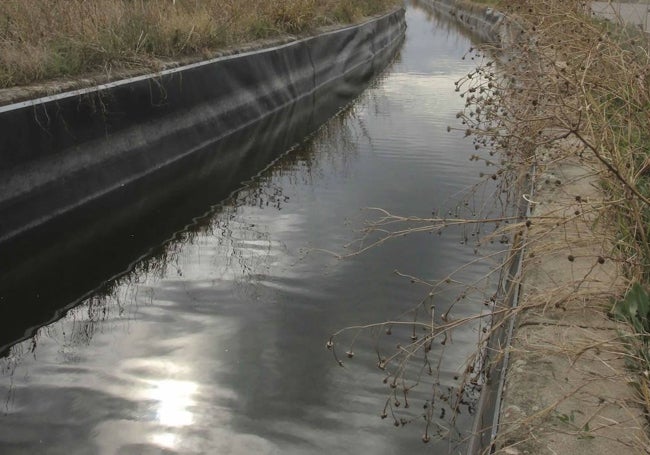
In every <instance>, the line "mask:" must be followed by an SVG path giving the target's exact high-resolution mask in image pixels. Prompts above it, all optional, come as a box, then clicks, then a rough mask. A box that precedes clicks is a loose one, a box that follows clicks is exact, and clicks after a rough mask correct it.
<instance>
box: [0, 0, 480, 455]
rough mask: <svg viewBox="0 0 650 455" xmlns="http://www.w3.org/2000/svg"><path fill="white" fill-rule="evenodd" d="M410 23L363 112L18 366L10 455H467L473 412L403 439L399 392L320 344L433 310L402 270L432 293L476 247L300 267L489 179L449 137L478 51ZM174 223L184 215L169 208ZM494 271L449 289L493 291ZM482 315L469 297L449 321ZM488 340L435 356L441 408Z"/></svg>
mask: <svg viewBox="0 0 650 455" xmlns="http://www.w3.org/2000/svg"><path fill="white" fill-rule="evenodd" d="M407 21H408V25H409V28H408V31H407V38H406V42H405V44H404V48H403V49H402V51H401V53H400V56H399V57H398V60H397V61H396V62H395V63H394V64H393V66H392V67H391V68H390V70H389V71H388V72H386V73H385V74H384V75H383V76H382V77H381V78H380V79H379V80H378V81H376V82H375V83H374V84H373V85H372V86H371V87H370V88H369V89H368V90H367V91H366V92H365V93H364V94H363V95H362V96H361V97H360V98H359V99H358V100H356V101H355V103H354V104H353V105H352V106H350V107H349V108H347V109H346V110H345V111H343V112H341V113H340V114H339V115H338V116H337V117H335V118H334V119H333V120H331V121H330V122H328V123H327V124H326V125H325V126H324V127H323V128H321V129H320V130H319V131H318V132H317V133H316V134H315V135H314V136H313V137H311V138H310V139H308V140H307V141H305V142H303V143H302V144H300V145H298V146H296V147H295V148H293V149H292V150H290V151H289V152H288V153H287V154H285V155H284V156H283V157H282V158H280V159H279V160H278V161H276V162H275V163H274V164H273V165H272V166H270V167H269V168H268V169H266V170H265V171H263V172H261V173H260V174H259V175H258V176H256V177H254V178H253V179H251V180H249V181H248V182H246V184H245V186H244V187H243V188H241V189H239V190H238V191H236V192H234V193H233V194H232V195H231V196H230V197H229V198H227V199H226V200H224V201H223V202H222V203H220V204H218V205H215V206H213V207H212V208H210V209H209V210H207V209H208V207H206V210H207V211H206V213H205V215H204V216H202V217H199V218H195V219H188V220H187V221H186V223H187V224H188V225H189V226H188V227H187V228H186V229H184V230H182V231H179V232H178V233H177V234H176V235H175V237H174V239H173V240H172V241H170V242H166V243H161V244H160V245H158V246H157V247H155V248H154V249H153V250H152V254H151V255H150V256H149V257H147V258H145V259H143V260H141V261H139V262H138V263H137V264H136V265H135V266H134V267H133V269H132V270H131V271H130V272H129V273H128V274H126V275H124V276H122V277H121V278H119V279H116V280H113V281H110V282H109V283H107V285H106V286H104V287H103V288H102V289H98V290H97V292H96V293H94V294H93V295H92V296H90V297H89V298H87V299H85V300H84V301H83V302H81V303H80V304H79V305H77V306H75V307H74V308H71V309H70V310H68V311H62V312H61V314H60V316H61V317H60V319H58V320H57V321H55V322H52V323H51V324H49V325H47V326H44V327H41V328H40V329H38V330H36V331H35V332H34V333H33V334H31V336H30V337H29V338H28V339H26V340H24V341H22V342H20V343H18V344H15V345H13V346H12V347H11V348H9V349H8V351H7V352H6V355H5V356H4V357H3V359H2V360H1V362H2V363H1V365H2V376H1V377H0V394H1V396H2V397H3V400H2V403H3V405H2V414H1V415H0V424H1V425H0V448H1V449H2V453H7V454H11V453H30V452H33V453H62V452H65V453H71V454H75V453H79V454H81V453H151V452H152V453H159V452H162V453H168V452H169V453H175V452H177V453H234V454H248V453H253V452H261V453H422V452H425V451H434V452H435V453H460V452H462V450H463V447H462V446H463V443H462V441H463V440H464V438H465V436H466V432H467V431H468V430H469V428H470V421H471V416H469V411H471V408H472V404H471V403H466V404H463V405H462V406H461V408H460V409H461V414H460V417H459V418H458V419H456V421H455V424H454V423H452V422H451V417H450V416H451V413H450V412H445V409H446V406H447V405H446V404H445V403H444V402H441V403H437V404H436V405H435V413H436V422H439V423H440V425H439V426H437V427H436V428H437V430H438V431H439V432H440V433H441V434H442V433H445V432H446V434H442V436H445V438H444V439H442V440H441V441H440V442H436V441H435V440H434V441H432V443H431V444H434V445H435V447H433V446H432V445H428V446H424V445H423V444H422V442H421V439H420V435H421V433H422V425H421V424H420V423H419V422H418V420H419V416H420V415H421V414H422V408H421V403H420V402H416V401H414V403H413V407H412V410H408V411H406V413H407V414H408V413H411V415H412V418H413V419H414V420H415V421H414V422H413V423H411V424H409V425H406V426H405V427H404V428H394V427H393V425H392V424H391V422H390V421H385V420H381V419H380V418H379V414H380V413H381V409H382V408H383V403H384V401H385V398H386V396H387V390H386V386H385V385H384V384H382V375H381V373H380V372H378V371H377V370H376V369H375V368H374V361H373V360H372V358H373V352H372V351H371V350H366V351H363V350H360V351H359V352H358V354H357V357H356V358H355V361H354V362H351V363H350V365H349V368H346V369H340V368H339V367H338V365H336V363H335V362H334V361H333V360H332V358H331V356H330V354H329V353H328V352H327V351H326V350H325V349H324V343H325V341H326V340H327V338H328V336H329V334H330V333H331V332H332V331H333V330H336V329H338V328H340V327H343V326H347V325H353V324H359V323H366V322H369V321H377V320H385V319H390V318H391V317H393V316H394V315H396V314H399V313H401V312H403V311H405V310H408V309H410V308H411V307H412V306H413V305H414V304H415V303H416V302H418V301H420V300H421V299H422V296H423V293H424V294H426V290H423V289H422V288H421V287H418V286H415V285H411V284H409V283H408V281H405V280H404V279H400V278H399V277H397V276H396V275H395V274H394V273H393V271H394V270H395V269H397V270H399V271H400V272H402V273H405V274H410V275H414V276H418V277H421V278H422V279H424V280H429V281H433V280H436V279H440V278H441V277H444V276H447V275H449V274H451V273H452V272H453V271H454V270H455V269H457V268H458V267H460V266H461V265H463V264H465V263H467V262H469V261H471V260H473V259H475V256H474V251H473V246H472V245H468V244H467V243H468V242H466V241H465V240H464V235H465V233H463V232H460V231H458V232H454V231H447V232H445V233H443V235H442V236H429V235H424V236H407V237H403V238H400V239H396V240H395V241H393V242H390V243H387V244H385V245H383V246H381V247H380V248H377V249H374V250H371V251H369V252H367V253H366V254H364V255H360V256H356V257H353V258H350V259H347V260H344V261H339V260H336V259H334V258H332V257H331V256H329V255H326V254H322V253H318V252H316V251H311V252H310V253H309V254H306V253H307V252H309V251H310V249H312V248H313V249H326V250H332V251H341V250H342V249H343V246H344V245H345V244H347V243H349V242H350V241H352V240H354V239H355V238H356V237H357V236H358V233H357V232H355V229H358V228H360V227H361V226H362V225H363V221H364V218H366V217H370V216H372V214H371V213H368V212H363V211H360V209H361V208H363V207H382V208H384V209H386V210H389V211H393V212H398V213H401V214H409V215H416V216H427V215H430V213H431V211H433V210H437V209H443V208H445V207H447V208H449V209H451V210H452V211H453V210H455V209H456V207H455V202H456V201H457V200H458V197H459V196H458V195H459V194H460V193H461V192H462V191H464V190H466V189H467V188H468V187H469V186H471V185H473V184H475V183H477V182H478V181H479V172H481V171H483V170H484V165H482V164H481V165H479V164H476V163H471V162H469V161H468V159H469V157H470V155H471V146H472V144H471V142H470V141H469V140H467V139H464V138H463V133H462V132H455V131H452V132H451V133H447V132H446V128H447V125H457V120H456V118H455V114H456V112H457V111H458V110H460V109H461V108H462V104H463V100H462V99H461V98H460V97H459V96H458V94H457V93H455V92H454V91H453V87H454V84H453V83H454V81H455V80H457V79H458V78H460V76H462V75H463V74H467V72H469V71H471V69H472V68H473V66H474V65H473V63H472V62H471V61H462V60H461V56H462V55H463V54H464V53H465V52H466V50H467V48H469V47H470V45H471V42H470V39H469V38H467V37H465V36H463V35H461V34H460V32H458V31H456V30H455V29H454V28H453V27H450V26H448V25H446V24H444V23H441V22H437V21H436V20H434V19H433V18H432V17H430V16H428V15H427V13H426V12H424V11H422V10H420V9H418V8H416V7H409V9H408V11H407ZM268 144H270V145H275V144H273V143H268ZM489 194H490V193H489V192H485V193H483V192H480V193H477V194H476V197H475V198H474V199H473V200H471V202H470V203H469V207H470V208H468V209H467V210H471V207H473V206H482V205H484V203H485V202H486V201H484V200H482V199H481V198H482V197H489V196H488V195H489ZM190 198H191V196H190ZM177 203H178V204H183V203H184V202H183V201H177ZM166 210H168V211H169V212H170V216H173V212H174V210H175V206H174V205H171V206H169V207H166ZM134 242H137V240H134ZM470 243H471V242H470ZM97 259H98V260H104V259H103V258H102V257H98V258H97ZM492 265H493V264H478V265H476V267H473V268H471V269H466V270H464V271H462V272H461V273H459V274H458V275H457V276H456V278H457V279H462V280H463V281H466V282H473V281H479V282H480V280H481V277H482V276H483V275H484V274H485V273H486V272H487V271H488V270H489V268H490V266H492ZM53 275H56V273H53ZM53 279H54V280H55V279H56V278H53ZM454 292H455V291H454V290H453V289H448V290H446V291H445V293H444V294H443V295H441V297H440V298H441V299H442V301H452V300H453V298H454V297H455V293H454ZM480 305H481V302H479V301H476V299H468V300H467V302H464V303H463V304H462V305H459V306H458V307H457V308H456V309H455V310H454V313H453V316H454V317H456V318H461V317H463V316H467V315H471V314H474V313H476V311H477V308H476V307H477V306H480ZM24 311H26V312H31V311H34V310H33V308H25V309H24ZM2 324H3V325H5V324H6V325H7V327H10V326H15V325H16V322H15V321H13V322H12V321H11V320H6V319H5V320H3V321H2ZM21 328H22V330H25V329H27V328H28V327H26V326H23V327H21ZM477 338H478V335H477V334H476V333H475V332H474V330H473V329H472V328H471V327H468V328H467V329H466V330H461V331H458V332H457V333H455V334H454V339H453V343H452V344H449V345H447V346H445V347H442V346H441V347H436V348H435V349H439V350H441V351H442V350H443V349H444V350H445V357H444V361H443V363H442V364H441V369H440V373H439V375H438V376H437V380H438V381H439V388H440V390H451V389H453V388H454V386H455V385H457V383H458V382H457V381H458V379H457V376H458V375H459V372H462V370H463V368H464V367H463V363H464V361H465V357H466V355H467V354H468V353H469V352H470V351H471V350H473V349H474V347H475V344H476V340H477ZM422 389H423V390H422V395H423V396H426V395H428V394H429V393H430V386H427V387H424V386H423V388H422ZM416 398H417V395H416ZM445 429H446V430H445ZM165 451H166V452H165Z"/></svg>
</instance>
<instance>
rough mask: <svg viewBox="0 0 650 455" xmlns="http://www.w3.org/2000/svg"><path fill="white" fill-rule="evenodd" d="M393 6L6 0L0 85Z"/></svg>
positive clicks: (139, 64) (110, 67) (140, 64)
mask: <svg viewBox="0 0 650 455" xmlns="http://www.w3.org/2000/svg"><path fill="white" fill-rule="evenodd" d="M399 4H400V2H398V1H395V0H279V1H276V2H271V1H268V0H245V1H237V0H48V1H42V0H3V1H2V2H0V87H11V86H15V85H24V84H29V83H33V82H37V81H42V80H47V79H53V78H59V77H64V76H75V75H79V74H85V73H93V72H101V73H111V72H113V71H121V70H125V69H143V68H147V69H151V68H153V69H155V68H157V67H159V66H160V65H161V64H162V63H163V62H164V61H166V60H173V59H180V58H184V57H191V58H201V57H209V56H211V55H213V54H214V52H215V51H216V50H219V49H222V48H224V47H228V46H233V45H239V44H242V43H246V42H250V41H254V40H259V39H265V38H271V37H278V36H283V35H287V34H291V35H294V34H303V33H308V32H309V31H311V30H313V29H314V28H315V27H319V26H325V25H332V24H340V23H351V22H355V21H358V20H359V19H361V18H363V17H365V16H371V15H374V14H378V13H381V12H385V11H387V10H389V9H390V8H393V7H395V6H397V5H399Z"/></svg>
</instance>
